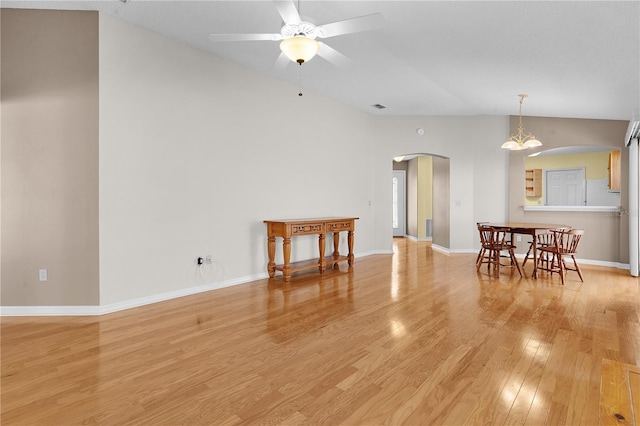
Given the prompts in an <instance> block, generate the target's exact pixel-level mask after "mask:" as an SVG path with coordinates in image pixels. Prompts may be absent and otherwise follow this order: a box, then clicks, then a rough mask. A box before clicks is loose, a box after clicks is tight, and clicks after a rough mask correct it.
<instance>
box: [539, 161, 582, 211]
mask: <svg viewBox="0 0 640 426" xmlns="http://www.w3.org/2000/svg"><path fill="white" fill-rule="evenodd" d="M584 178H585V175H584V169H583V168H580V169H562V170H547V171H546V172H545V181H546V187H547V190H546V199H547V202H546V203H545V204H546V205H547V206H584V205H585V204H586V201H587V200H586V198H585V197H586V192H585V179H584Z"/></svg>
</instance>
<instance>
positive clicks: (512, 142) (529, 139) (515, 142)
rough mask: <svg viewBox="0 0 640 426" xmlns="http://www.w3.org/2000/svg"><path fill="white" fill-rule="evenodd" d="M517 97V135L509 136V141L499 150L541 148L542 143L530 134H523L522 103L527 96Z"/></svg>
mask: <svg viewBox="0 0 640 426" xmlns="http://www.w3.org/2000/svg"><path fill="white" fill-rule="evenodd" d="M518 96H519V97H520V113H519V115H520V125H519V126H518V133H517V134H516V135H511V136H510V137H509V139H508V140H507V141H506V142H505V143H503V144H502V146H501V148H504V149H510V150H512V151H517V150H521V149H527V148H534V147H536V146H542V142H540V141H539V140H537V139H536V137H535V136H533V135H532V134H531V133H525V132H524V127H522V102H523V101H524V98H526V97H527V95H525V94H520V95H518Z"/></svg>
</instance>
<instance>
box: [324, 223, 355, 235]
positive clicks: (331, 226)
mask: <svg viewBox="0 0 640 426" xmlns="http://www.w3.org/2000/svg"><path fill="white" fill-rule="evenodd" d="M340 231H353V221H349V222H334V223H327V232H340Z"/></svg>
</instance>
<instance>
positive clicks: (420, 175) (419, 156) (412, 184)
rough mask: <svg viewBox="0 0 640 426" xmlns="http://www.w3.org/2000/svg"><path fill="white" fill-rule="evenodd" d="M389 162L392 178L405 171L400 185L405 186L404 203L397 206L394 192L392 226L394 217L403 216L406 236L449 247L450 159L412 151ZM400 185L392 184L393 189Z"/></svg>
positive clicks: (396, 177)
mask: <svg viewBox="0 0 640 426" xmlns="http://www.w3.org/2000/svg"><path fill="white" fill-rule="evenodd" d="M392 163H393V172H394V173H393V175H394V179H398V178H399V176H402V175H403V174H404V176H405V182H403V184H404V187H405V188H406V195H405V196H404V197H403V198H404V206H399V205H398V203H397V200H398V199H399V198H397V197H396V194H395V193H394V202H393V203H392V204H393V205H392V209H393V210H394V226H395V225H396V220H395V217H397V216H398V215H403V219H404V222H405V224H406V231H405V235H404V236H405V237H408V238H412V239H415V240H417V241H432V244H433V245H434V246H437V247H440V248H443V249H449V246H450V238H449V232H450V219H449V216H450V211H449V206H450V202H449V200H450V194H449V192H450V191H449V158H446V157H442V156H439V155H434V154H429V153H413V154H405V155H402V156H396V157H394V159H393V162H392ZM397 172H401V173H397ZM399 187H401V185H400V186H394V190H396V188H399ZM402 207H404V213H402V211H403V209H402ZM394 236H396V235H395V234H394Z"/></svg>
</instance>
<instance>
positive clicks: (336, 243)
mask: <svg viewBox="0 0 640 426" xmlns="http://www.w3.org/2000/svg"><path fill="white" fill-rule="evenodd" d="M338 256H340V233H339V232H334V233H333V258H334V259H337V258H338ZM333 267H334V268H338V267H339V266H338V264H337V263H334V264H333Z"/></svg>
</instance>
